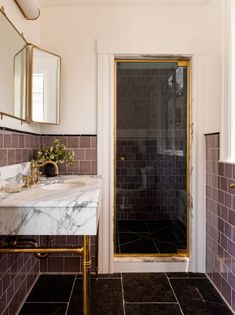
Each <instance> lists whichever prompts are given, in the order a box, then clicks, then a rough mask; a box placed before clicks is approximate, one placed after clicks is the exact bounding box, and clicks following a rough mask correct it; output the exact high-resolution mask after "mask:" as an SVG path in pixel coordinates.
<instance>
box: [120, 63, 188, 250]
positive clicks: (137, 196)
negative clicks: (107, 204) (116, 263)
mask: <svg viewBox="0 0 235 315" xmlns="http://www.w3.org/2000/svg"><path fill="white" fill-rule="evenodd" d="M189 70H190V69H189V60H186V59H185V60H184V59H181V60H164V59H162V60H116V61H115V82H116V87H115V95H116V96H115V97H116V99H115V133H114V134H115V139H114V140H115V141H114V143H115V148H114V151H115V171H114V173H115V181H114V182H115V187H114V210H115V229H114V230H115V231H114V248H115V254H116V255H124V256H127V255H148V256H149V255H153V256H155V255H156V256H158V255H159V256H168V255H169V256H170V255H174V256H175V255H188V250H189V248H188V242H189V240H188V235H189V231H188V228H189V218H188V205H189V82H190V80H189V73H190V72H189Z"/></svg>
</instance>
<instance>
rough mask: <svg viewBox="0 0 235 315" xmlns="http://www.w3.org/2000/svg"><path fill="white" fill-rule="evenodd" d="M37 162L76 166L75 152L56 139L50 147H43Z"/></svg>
mask: <svg viewBox="0 0 235 315" xmlns="http://www.w3.org/2000/svg"><path fill="white" fill-rule="evenodd" d="M37 160H38V161H39V162H42V163H43V162H45V161H49V160H51V161H54V162H56V163H57V164H63V163H65V164H67V165H74V152H73V151H71V150H68V149H67V148H66V146H65V145H64V144H62V143H61V142H60V140H58V139H55V140H54V141H53V142H52V145H51V146H49V147H46V146H41V147H40V150H39V151H38V156H37Z"/></svg>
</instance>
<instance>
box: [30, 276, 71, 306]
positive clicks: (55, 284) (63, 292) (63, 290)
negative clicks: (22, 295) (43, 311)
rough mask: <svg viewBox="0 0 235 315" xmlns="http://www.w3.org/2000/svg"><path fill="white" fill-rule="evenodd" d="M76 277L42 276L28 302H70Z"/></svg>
mask: <svg viewBox="0 0 235 315" xmlns="http://www.w3.org/2000/svg"><path fill="white" fill-rule="evenodd" d="M74 279H75V276H72V275H68V276H67V275H66V276H64V275H41V276H40V277H39V279H38V281H37V282H36V284H35V285H34V287H33V289H32V291H31V292H30V294H29V297H28V298H27V301H26V302H68V301H69V297H70V294H71V290H72V286H73V283H74Z"/></svg>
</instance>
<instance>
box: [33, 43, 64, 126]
mask: <svg viewBox="0 0 235 315" xmlns="http://www.w3.org/2000/svg"><path fill="white" fill-rule="evenodd" d="M32 60H33V62H32V95H31V97H32V100H31V101H32V108H31V109H32V113H31V116H32V121H35V122H41V123H49V124H59V115H60V113H59V103H60V63H61V61H60V57H59V56H57V55H54V54H51V53H49V52H46V51H44V50H41V49H39V48H35V47H33V49H32Z"/></svg>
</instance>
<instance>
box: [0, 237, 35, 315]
mask: <svg viewBox="0 0 235 315" xmlns="http://www.w3.org/2000/svg"><path fill="white" fill-rule="evenodd" d="M1 239H2V237H1ZM39 269H40V265H39V261H38V259H37V258H36V257H35V256H33V255H27V254H1V255H0V314H3V315H15V314H16V313H17V310H18V309H19V307H20V306H21V303H22V302H23V300H24V298H25V297H26V295H27V293H28V292H29V290H30V289H31V287H32V285H33V283H34V281H35V280H36V279H37V276H38V274H39Z"/></svg>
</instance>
